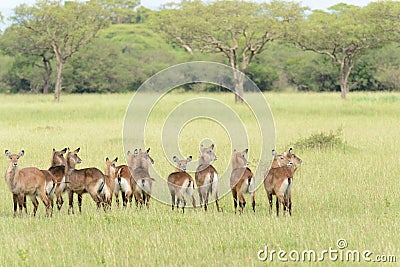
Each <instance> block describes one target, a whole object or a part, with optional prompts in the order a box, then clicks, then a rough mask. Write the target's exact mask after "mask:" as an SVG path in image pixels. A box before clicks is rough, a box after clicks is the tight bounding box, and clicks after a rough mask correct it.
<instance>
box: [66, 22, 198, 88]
mask: <svg viewBox="0 0 400 267" xmlns="http://www.w3.org/2000/svg"><path fill="white" fill-rule="evenodd" d="M189 56H190V55H189V54H186V53H185V52H184V51H183V50H182V49H179V48H178V49H174V48H173V47H171V46H169V45H168V44H167V43H165V41H164V40H163V39H161V38H160V37H159V36H158V35H157V34H156V33H155V32H154V31H152V30H151V29H149V27H148V26H146V25H144V24H125V25H122V24H119V25H112V26H111V27H109V28H107V29H104V30H103V31H102V32H100V34H99V36H98V38H96V39H95V40H94V42H93V43H92V44H90V45H89V46H87V47H86V48H85V49H83V50H82V51H80V52H79V53H77V54H76V56H75V57H74V58H73V59H72V60H71V62H70V64H68V66H67V67H66V76H65V78H64V82H65V85H66V90H67V91H69V92H77V93H83V92H87V93H93V92H100V93H101V92H124V91H132V90H136V89H137V88H138V87H139V86H140V84H142V83H143V82H144V81H145V80H146V79H148V77H150V76H152V75H154V74H155V73H157V72H159V71H161V70H163V69H164V68H167V67H169V66H171V65H174V64H178V63H181V62H185V61H187V60H190V57H189Z"/></svg>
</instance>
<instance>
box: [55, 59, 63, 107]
mask: <svg viewBox="0 0 400 267" xmlns="http://www.w3.org/2000/svg"><path fill="white" fill-rule="evenodd" d="M56 60H57V62H56V67H57V80H56V88H55V90H54V100H55V101H56V102H60V94H61V86H62V69H63V63H62V61H61V59H59V57H57V59H56Z"/></svg>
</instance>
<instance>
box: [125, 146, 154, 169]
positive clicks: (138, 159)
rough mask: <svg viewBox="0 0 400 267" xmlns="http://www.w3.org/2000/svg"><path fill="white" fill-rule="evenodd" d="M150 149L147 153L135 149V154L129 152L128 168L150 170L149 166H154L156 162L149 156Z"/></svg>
mask: <svg viewBox="0 0 400 267" xmlns="http://www.w3.org/2000/svg"><path fill="white" fill-rule="evenodd" d="M149 152H150V148H148V149H147V150H145V151H142V149H139V150H138V149H135V150H134V151H133V154H132V153H131V152H130V151H128V166H129V168H131V169H133V170H134V169H136V168H139V167H140V168H144V169H148V168H149V164H154V160H153V159H152V158H151V157H150V155H149Z"/></svg>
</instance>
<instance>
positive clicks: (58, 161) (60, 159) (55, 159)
mask: <svg viewBox="0 0 400 267" xmlns="http://www.w3.org/2000/svg"><path fill="white" fill-rule="evenodd" d="M65 153H67V148H64V149H63V150H60V151H57V150H55V149H54V148H53V156H52V158H51V166H52V167H54V166H61V165H65V164H66V162H67V160H66V158H64V154H65Z"/></svg>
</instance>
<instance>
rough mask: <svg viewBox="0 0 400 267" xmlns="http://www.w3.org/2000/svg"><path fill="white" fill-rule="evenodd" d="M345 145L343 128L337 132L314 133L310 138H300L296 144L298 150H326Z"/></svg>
mask: <svg viewBox="0 0 400 267" xmlns="http://www.w3.org/2000/svg"><path fill="white" fill-rule="evenodd" d="M345 145H346V143H345V142H344V140H343V129H342V128H338V129H337V130H336V131H330V132H318V133H313V134H311V135H310V136H309V137H305V138H300V139H299V140H297V141H296V142H295V144H294V146H295V147H296V148H302V149H325V148H335V147H343V146H345Z"/></svg>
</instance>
